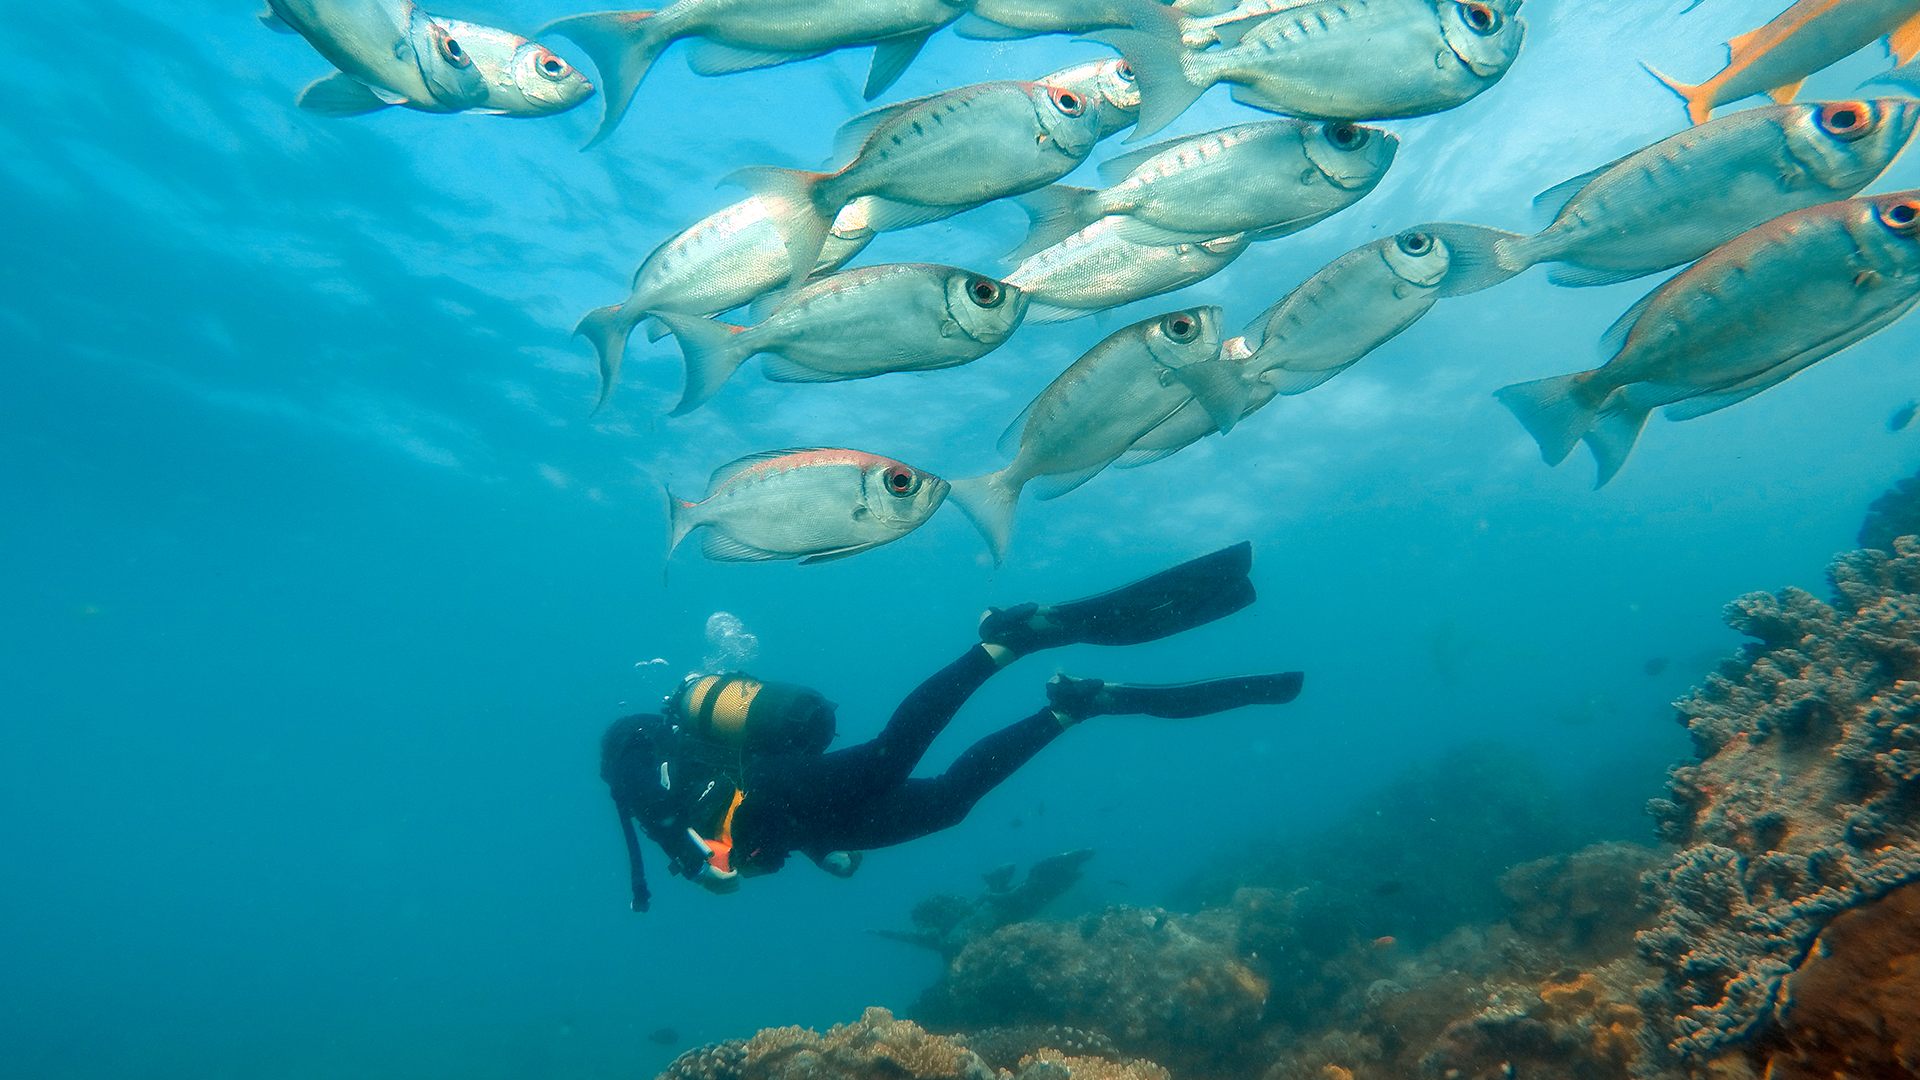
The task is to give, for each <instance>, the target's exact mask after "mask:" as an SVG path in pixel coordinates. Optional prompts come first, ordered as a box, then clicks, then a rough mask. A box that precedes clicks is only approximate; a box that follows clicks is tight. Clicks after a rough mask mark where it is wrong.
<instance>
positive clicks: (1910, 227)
mask: <svg viewBox="0 0 1920 1080" xmlns="http://www.w3.org/2000/svg"><path fill="white" fill-rule="evenodd" d="M1880 223H1881V224H1882V225H1885V226H1886V227H1887V228H1889V229H1892V230H1893V231H1894V232H1897V233H1904V234H1906V235H1908V236H1912V235H1914V234H1915V233H1920V199H1903V200H1901V201H1900V202H1897V203H1894V204H1893V205H1892V206H1883V207H1881V208H1880Z"/></svg>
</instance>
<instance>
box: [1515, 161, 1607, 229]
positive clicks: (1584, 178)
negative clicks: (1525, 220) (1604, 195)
mask: <svg viewBox="0 0 1920 1080" xmlns="http://www.w3.org/2000/svg"><path fill="white" fill-rule="evenodd" d="M1625 160H1626V158H1624V157H1618V158H1614V159H1613V160H1612V161H1609V162H1607V163H1606V164H1605V165H1602V166H1600V167H1599V168H1597V169H1594V170H1592V171H1591V172H1583V173H1581V174H1580V175H1579V176H1576V177H1574V178H1573V179H1571V180H1562V181H1560V182H1559V183H1557V184H1555V185H1553V186H1552V187H1550V188H1548V189H1547V190H1545V191H1543V192H1541V193H1540V194H1538V195H1535V196H1534V197H1533V215H1534V219H1535V220H1537V221H1539V222H1541V223H1543V224H1544V223H1546V222H1550V221H1552V220H1553V219H1554V218H1557V217H1559V216H1560V211H1562V210H1565V209H1566V208H1567V204H1568V203H1570V202H1572V201H1573V197H1574V196H1575V195H1578V194H1580V192H1581V191H1582V190H1584V189H1585V188H1586V186H1587V185H1588V184H1591V183H1593V182H1594V181H1595V180H1597V179H1599V177H1600V174H1601V173H1603V172H1606V171H1607V170H1608V169H1611V168H1613V167H1614V166H1615V165H1618V164H1620V163H1621V162H1622V161H1625Z"/></svg>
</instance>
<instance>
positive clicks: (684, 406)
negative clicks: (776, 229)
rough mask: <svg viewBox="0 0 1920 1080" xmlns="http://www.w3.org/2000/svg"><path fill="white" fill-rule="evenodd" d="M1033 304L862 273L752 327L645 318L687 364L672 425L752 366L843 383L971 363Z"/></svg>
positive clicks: (777, 376) (911, 276) (941, 278)
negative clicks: (662, 328)
mask: <svg viewBox="0 0 1920 1080" xmlns="http://www.w3.org/2000/svg"><path fill="white" fill-rule="evenodd" d="M1026 306H1027V298H1026V296H1025V294H1023V293H1022V292H1021V291H1020V290H1019V289H1017V288H1014V287H1012V286H1010V285H1008V284H1006V283H1005V282H1001V281H995V280H994V279H993V278H990V277H986V276H984V275H981V274H975V273H972V272H970V271H967V270H959V269H955V268H954V267H951V266H928V265H924V264H920V263H895V264H888V265H884V266H864V267H861V268H860V269H858V270H849V271H846V272H845V273H840V274H833V275H830V276H828V277H824V278H820V279H819V280H817V281H811V282H808V283H807V284H805V285H802V286H801V287H800V288H798V289H796V290H794V291H793V292H792V293H791V294H789V295H786V296H784V297H782V298H781V299H780V300H779V302H778V303H777V304H775V305H774V306H773V308H772V310H771V311H769V312H768V313H767V315H766V317H765V318H764V319H762V320H761V321H759V322H758V323H755V324H754V325H753V326H734V325H731V324H729V323H723V322H715V321H713V320H711V319H700V318H695V317H694V316H691V315H675V314H670V313H668V312H649V313H648V314H649V315H650V316H651V317H653V318H657V319H659V320H660V321H661V322H664V323H666V324H667V327H668V329H670V330H672V331H673V334H674V336H675V337H676V338H678V339H679V341H680V350H681V352H682V353H684V354H685V356H686V361H687V387H686V391H685V393H684V394H682V395H681V398H680V404H679V405H678V406H677V407H676V408H675V409H674V410H673V415H674V416H681V415H683V414H685V413H688V412H692V411H693V410H694V409H696V408H698V407H699V406H700V405H701V403H703V402H705V401H706V400H707V399H708V398H711V397H712V396H713V395H714V394H715V393H716V392H717V391H718V390H719V389H720V385H721V384H722V383H724V382H726V380H727V376H729V375H731V374H733V371H734V369H735V368H737V367H739V366H740V365H741V364H742V363H743V362H744V361H745V360H746V359H747V358H748V357H750V356H753V355H756V354H758V353H772V354H773V355H772V356H771V357H769V358H768V359H767V361H766V364H765V368H764V370H765V371H766V375H767V378H769V379H772V380H774V381H775V382H838V381H840V380H843V379H865V378H871V377H872V376H875V375H885V374H887V373H889V372H894V371H932V370H935V369H937V368H948V367H955V366H957V365H960V364H966V363H971V362H972V361H974V360H978V359H979V358H980V357H982V356H985V355H986V354H988V353H990V352H992V351H993V350H995V349H997V348H999V347H1000V346H1001V345H1003V344H1005V343H1006V340H1007V339H1008V338H1009V337H1012V336H1013V332H1014V330H1016V329H1018V328H1019V326H1020V319H1021V316H1022V315H1024V314H1025V313H1026Z"/></svg>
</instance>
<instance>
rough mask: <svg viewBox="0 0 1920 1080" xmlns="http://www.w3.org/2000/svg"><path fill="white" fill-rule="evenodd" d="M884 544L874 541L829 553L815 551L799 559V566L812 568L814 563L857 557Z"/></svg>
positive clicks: (835, 549)
mask: <svg viewBox="0 0 1920 1080" xmlns="http://www.w3.org/2000/svg"><path fill="white" fill-rule="evenodd" d="M887 539H888V540H891V539H893V538H892V537H888V538H887ZM886 542H887V541H886V540H874V541H871V542H869V543H865V544H854V545H852V546H851V547H843V548H834V549H832V550H831V551H816V552H814V553H813V554H811V555H809V556H807V557H806V558H804V559H801V560H800V565H801V566H812V565H813V564H814V563H823V562H833V561H834V560H835V559H844V558H847V557H848V556H850V555H858V554H860V553H861V552H863V551H872V550H873V549H874V548H877V547H879V546H880V545H881V544H884V543H886Z"/></svg>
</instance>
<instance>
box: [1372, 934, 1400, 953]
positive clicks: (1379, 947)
mask: <svg viewBox="0 0 1920 1080" xmlns="http://www.w3.org/2000/svg"><path fill="white" fill-rule="evenodd" d="M1399 947H1400V939H1398V938H1396V937H1394V936H1392V935H1390V934H1389V935H1384V936H1381V937H1377V938H1374V939H1373V951H1374V952H1392V951H1393V950H1394V949H1397V948H1399Z"/></svg>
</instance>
